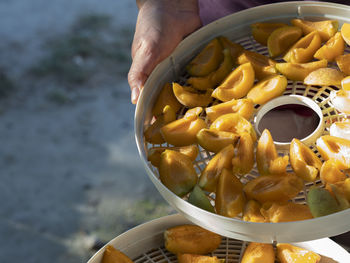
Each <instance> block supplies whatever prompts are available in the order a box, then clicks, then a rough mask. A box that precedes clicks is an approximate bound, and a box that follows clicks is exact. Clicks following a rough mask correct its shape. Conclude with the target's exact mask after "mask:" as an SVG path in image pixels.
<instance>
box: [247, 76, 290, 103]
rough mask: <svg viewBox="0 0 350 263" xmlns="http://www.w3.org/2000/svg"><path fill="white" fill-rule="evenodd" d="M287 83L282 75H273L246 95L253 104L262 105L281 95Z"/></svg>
mask: <svg viewBox="0 0 350 263" xmlns="http://www.w3.org/2000/svg"><path fill="white" fill-rule="evenodd" d="M287 84H288V81H287V79H286V77H284V76H282V75H273V76H270V77H267V78H265V79H263V80H261V81H260V82H258V83H257V84H256V85H255V86H254V87H253V88H252V89H251V90H250V91H249V92H248V94H247V98H248V99H251V100H252V101H253V102H254V103H255V104H264V103H266V102H268V101H269V100H271V99H273V98H276V97H278V96H280V95H282V94H283V92H284V91H285V90H286V88H287Z"/></svg>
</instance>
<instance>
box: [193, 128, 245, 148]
mask: <svg viewBox="0 0 350 263" xmlns="http://www.w3.org/2000/svg"><path fill="white" fill-rule="evenodd" d="M196 136H197V141H198V144H199V145H200V146H202V147H203V148H204V149H206V150H207V151H209V152H214V153H217V152H219V151H221V149H223V148H225V147H226V146H227V145H229V144H235V143H236V142H237V141H238V140H239V135H238V134H236V133H232V132H226V131H218V130H214V129H201V130H200V131H199V132H198V133H197V135H196Z"/></svg>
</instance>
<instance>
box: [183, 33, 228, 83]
mask: <svg viewBox="0 0 350 263" xmlns="http://www.w3.org/2000/svg"><path fill="white" fill-rule="evenodd" d="M223 58H224V55H223V53H222V46H221V44H220V42H219V40H218V39H217V38H214V39H213V40H211V41H210V42H209V43H208V44H207V45H206V46H205V47H204V48H203V50H202V51H201V52H200V53H199V54H198V55H197V56H196V57H195V58H194V59H193V60H192V61H190V63H188V65H187V66H186V70H187V72H188V74H190V75H191V76H195V77H204V76H206V75H208V74H209V73H211V72H213V71H214V70H216V69H217V68H218V67H219V65H220V63H221V61H222V60H223Z"/></svg>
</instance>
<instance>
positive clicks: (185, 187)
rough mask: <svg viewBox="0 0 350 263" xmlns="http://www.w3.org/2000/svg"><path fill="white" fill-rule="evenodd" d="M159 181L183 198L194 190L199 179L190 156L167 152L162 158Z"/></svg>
mask: <svg viewBox="0 0 350 263" xmlns="http://www.w3.org/2000/svg"><path fill="white" fill-rule="evenodd" d="M159 179H160V181H161V182H162V183H163V184H164V185H165V186H166V187H167V188H168V189H169V190H170V191H172V192H173V193H174V194H176V195H178V196H180V197H183V196H184V195H186V194H187V193H189V192H190V191H191V190H192V189H193V187H194V186H195V185H196V183H197V180H198V177H197V173H196V170H195V169H194V166H193V163H192V161H191V159H190V158H189V157H188V156H186V155H184V154H182V153H180V152H177V151H172V150H165V151H164V152H163V153H162V154H161V156H160V164H159Z"/></svg>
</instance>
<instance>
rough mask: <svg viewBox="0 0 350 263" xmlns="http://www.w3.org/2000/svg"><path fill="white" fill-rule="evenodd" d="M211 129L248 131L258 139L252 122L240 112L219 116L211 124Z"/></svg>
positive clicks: (234, 131)
mask: <svg viewBox="0 0 350 263" xmlns="http://www.w3.org/2000/svg"><path fill="white" fill-rule="evenodd" d="M210 129H216V130H219V131H226V132H233V133H236V134H242V133H244V132H247V133H249V134H250V136H251V137H252V139H253V141H254V142H255V141H256V139H257V138H256V133H255V130H254V128H253V126H252V124H251V123H250V122H249V121H247V120H246V119H245V118H243V117H242V116H241V115H239V114H238V113H228V114H224V115H221V116H220V117H218V118H217V119H216V120H215V121H214V122H213V123H212V124H211V125H210Z"/></svg>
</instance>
